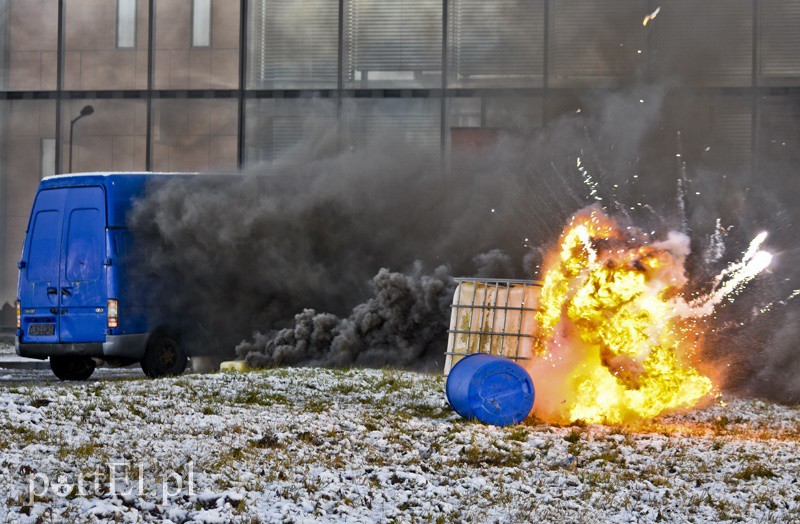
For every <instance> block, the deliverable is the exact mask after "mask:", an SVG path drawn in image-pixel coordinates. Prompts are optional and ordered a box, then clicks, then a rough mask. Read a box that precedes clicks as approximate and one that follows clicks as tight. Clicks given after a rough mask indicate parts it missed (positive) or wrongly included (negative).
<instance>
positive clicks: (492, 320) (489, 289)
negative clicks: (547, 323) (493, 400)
mask: <svg viewBox="0 0 800 524" xmlns="http://www.w3.org/2000/svg"><path fill="white" fill-rule="evenodd" d="M456 282H457V283H458V287H457V288H456V291H455V293H454V295H453V305H452V306H451V313H450V329H449V333H450V335H449V337H448V341H447V352H446V353H445V362H444V376H445V377H447V376H448V374H449V373H450V369H451V368H452V367H453V366H454V365H455V363H456V362H458V361H459V360H461V359H462V358H464V357H465V356H467V355H471V354H473V353H488V354H490V355H499V356H503V357H506V358H509V359H511V360H513V361H514V362H517V363H519V364H521V365H522V366H523V367H525V364H524V362H525V361H527V360H530V359H531V358H532V356H533V341H534V337H533V329H534V322H535V318H534V317H535V315H536V305H537V304H538V302H539V294H540V292H541V283H540V282H538V281H535V280H509V279H496V278H495V279H486V278H457V279H456Z"/></svg>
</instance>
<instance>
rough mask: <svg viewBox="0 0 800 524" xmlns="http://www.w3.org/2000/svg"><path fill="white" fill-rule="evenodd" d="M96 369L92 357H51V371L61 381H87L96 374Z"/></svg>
mask: <svg viewBox="0 0 800 524" xmlns="http://www.w3.org/2000/svg"><path fill="white" fill-rule="evenodd" d="M94 367H95V363H94V359H92V358H91V357H76V356H60V357H50V369H52V370H53V374H55V376H57V377H58V378H60V379H61V380H86V379H87V378H89V377H91V376H92V373H94Z"/></svg>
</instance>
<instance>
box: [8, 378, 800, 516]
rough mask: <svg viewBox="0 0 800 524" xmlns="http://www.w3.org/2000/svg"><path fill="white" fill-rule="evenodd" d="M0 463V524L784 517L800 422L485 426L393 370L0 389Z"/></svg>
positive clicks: (796, 483)
mask: <svg viewBox="0 0 800 524" xmlns="http://www.w3.org/2000/svg"><path fill="white" fill-rule="evenodd" d="M0 450H2V451H1V452H0V520H4V521H11V522H15V521H19V522H36V521H40V522H50V521H51V520H52V521H55V522H61V521H70V522H73V521H94V520H97V519H99V520H109V521H131V522H134V521H139V520H146V521H152V520H159V521H161V520H162V519H169V520H171V521H176V522H186V521H194V522H236V521H241V522H259V521H267V522H273V521H281V520H290V521H298V520H299V521H307V520H322V521H347V522H359V521H362V522H372V521H402V522H411V521H417V522H427V521H431V522H451V521H457V522H461V521H475V522H491V521H498V522H516V521H559V522H562V521H563V522H658V521H663V522H708V521H724V520H731V521H741V522H780V523H786V522H800V480H799V479H800V408H798V407H786V406H780V405H775V404H772V403H768V402H764V401H761V400H754V399H737V398H726V399H725V401H724V402H722V403H717V404H715V405H713V406H711V407H708V408H705V409H702V410H696V411H692V412H689V413H685V414H680V415H672V416H667V417H661V418H659V419H657V420H654V421H651V422H647V423H645V424H642V425H641V426H639V427H636V428H633V427H619V426H618V427H608V426H596V425H589V426H587V425H575V426H571V427H559V426H553V425H549V424H544V423H539V422H536V421H532V422H528V423H526V424H524V425H520V426H516V427H509V428H497V427H490V426H484V425H481V424H478V423H474V422H468V421H466V420H463V419H461V418H460V417H459V416H458V415H456V414H455V413H453V412H452V411H451V410H450V409H449V408H448V407H446V406H445V404H444V402H443V381H442V379H441V378H440V377H437V376H432V375H424V374H416V373H409V372H398V371H373V370H345V371H330V370H321V369H276V370H269V371H263V372H253V373H243V374H242V373H217V374H211V375H187V376H183V377H178V378H173V379H164V380H157V381H151V380H146V379H121V380H107V381H98V382H92V383H83V384H78V383H72V384H54V385H44V386H18V387H7V386H6V387H3V386H0ZM111 463H114V464H117V465H116V466H114V468H115V469H114V472H113V474H112V473H111V470H110V468H109V464H111ZM125 467H127V470H125V469H124V468H125ZM140 468H141V469H140ZM95 472H97V474H98V478H97V479H96V480H97V481H98V482H97V485H94V484H93V482H94V480H95V479H94V478H93V477H92V475H93V474H94V473H95ZM126 473H127V475H128V477H129V479H128V480H129V481H130V482H125V475H126ZM81 475H84V476H85V479H86V480H85V482H84V483H83V484H82V486H81V488H80V489H79V488H77V487H76V484H77V483H76V479H78V478H79V477H80V476H81ZM59 476H61V479H60V480H59V479H58V477H59ZM112 476H113V477H115V479H116V480H115V488H114V489H113V490H112V489H111V486H110V480H111V477H112ZM139 477H141V479H142V485H141V488H140V486H139V484H138V479H139ZM178 478H181V479H182V483H183V485H182V487H181V489H179V488H178V481H177V479H178ZM32 479H33V487H34V490H33V491H34V494H33V495H34V496H33V504H30V493H29V484H30V483H31V481H32ZM47 483H50V485H49V486H47V489H45V485H46V484H47ZM165 483H166V484H165ZM189 484H191V488H192V490H191V492H190V491H189ZM165 485H166V487H167V492H166V494H165V493H164V490H163V487H164V486H165ZM123 491H125V492H127V494H123V493H122V492H123ZM172 494H174V495H172Z"/></svg>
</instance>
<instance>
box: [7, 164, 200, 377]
mask: <svg viewBox="0 0 800 524" xmlns="http://www.w3.org/2000/svg"><path fill="white" fill-rule="evenodd" d="M174 176H176V175H164V174H118V173H86V174H78V175H62V176H54V177H49V178H45V179H43V180H42V181H41V184H40V185H39V190H38V192H37V194H36V199H35V201H34V204H33V209H32V211H31V217H30V221H29V222H28V229H27V232H26V236H25V244H24V247H23V250H22V259H21V260H20V261H19V263H18V264H17V266H18V267H19V287H18V298H17V331H16V350H17V354H18V355H20V356H23V357H30V358H38V359H45V358H48V357H49V358H50V367H51V369H52V370H53V373H55V375H56V376H57V377H58V378H60V379H62V380H86V379H87V378H89V377H90V376H91V374H92V373H93V372H94V369H95V365H96V363H97V361H106V362H107V363H108V364H110V365H118V366H122V365H130V364H133V363H135V362H140V363H141V366H142V370H143V371H144V372H145V374H146V375H148V376H149V377H160V376H165V375H179V374H181V373H183V371H184V369H185V368H186V364H187V356H186V354H185V352H184V350H183V349H182V347H181V329H180V326H179V325H176V324H175V323H174V322H168V321H166V320H158V319H155V320H154V319H152V318H150V317H151V316H152V315H150V314H148V313H149V311H148V307H147V297H148V296H149V295H150V293H149V291H150V290H148V289H147V288H148V283H147V282H146V281H139V282H137V281H133V280H134V279H135V278H137V277H136V276H135V274H136V273H135V271H134V269H135V267H134V266H135V264H136V259H135V257H136V256H143V255H142V254H135V252H134V250H133V245H134V242H133V240H134V239H133V238H132V235H131V232H130V231H129V230H128V227H127V223H126V217H127V214H128V211H129V210H130V209H131V206H132V203H133V202H134V201H135V199H136V198H137V197H139V196H141V195H143V194H144V192H145V190H146V188H147V187H148V185H149V184H150V183H152V182H154V181H156V180H159V179H160V180H165V179H167V178H169V177H174ZM177 176H181V175H177ZM184 176H185V175H184Z"/></svg>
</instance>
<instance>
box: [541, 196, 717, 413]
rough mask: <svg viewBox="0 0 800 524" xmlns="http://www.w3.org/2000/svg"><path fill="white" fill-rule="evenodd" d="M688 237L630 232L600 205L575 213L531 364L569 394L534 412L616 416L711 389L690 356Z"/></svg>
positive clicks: (691, 399)
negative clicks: (664, 239) (660, 238)
mask: <svg viewBox="0 0 800 524" xmlns="http://www.w3.org/2000/svg"><path fill="white" fill-rule="evenodd" d="M687 244H688V239H685V240H684V241H683V242H673V244H672V245H670V244H668V243H654V242H648V241H645V240H642V239H632V238H631V233H630V232H629V231H623V230H622V229H621V228H619V227H618V226H617V224H616V223H614V221H613V220H611V219H610V218H609V217H608V216H606V215H605V214H603V213H602V212H601V211H599V210H598V209H594V210H592V211H591V212H589V213H584V214H581V215H577V216H575V217H574V218H573V219H572V222H571V224H570V225H569V226H568V227H567V228H566V229H565V231H564V233H563V234H562V236H561V239H560V241H559V248H558V250H557V251H556V254H555V256H553V257H552V258H551V260H549V261H548V263H547V266H546V268H547V269H546V271H545V272H544V275H543V285H542V292H541V297H540V300H539V309H538V312H537V314H536V336H537V348H536V349H537V355H536V358H535V361H537V362H535V363H534V365H533V369H532V375H533V379H534V382H536V381H537V379H539V378H544V380H548V379H547V378H545V376H546V375H547V374H548V373H550V374H551V375H552V376H551V378H554V377H555V376H557V379H558V380H559V381H561V383H563V384H564V387H563V389H561V390H558V392H559V393H560V394H562V395H563V401H561V402H559V403H556V404H555V407H553V406H550V407H545V409H544V411H545V412H544V413H543V412H542V410H541V408H542V406H541V405H540V406H539V409H538V410H537V414H539V415H540V416H545V418H552V419H567V420H577V419H583V420H584V421H586V422H591V423H602V422H608V423H619V422H623V421H627V420H631V419H635V418H650V417H654V416H656V415H658V414H660V413H662V412H664V411H666V410H670V409H674V408H680V407H691V406H693V405H695V404H696V403H697V402H698V401H699V400H700V399H702V398H703V397H704V396H706V395H708V394H709V393H711V392H712V390H713V389H714V386H713V384H712V381H711V379H710V378H708V377H707V376H704V375H703V374H702V373H701V372H700V371H699V370H698V369H697V368H696V367H695V366H694V365H693V363H692V359H693V358H695V356H696V352H697V349H698V348H697V344H698V343H699V342H698V337H696V336H694V333H695V332H696V331H697V330H696V329H694V325H693V322H694V321H693V320H692V319H690V318H687V317H686V316H683V315H679V313H678V310H679V309H680V308H678V307H676V304H677V302H679V301H681V300H682V299H681V298H680V296H679V292H680V291H681V288H682V287H683V285H684V284H685V282H686V279H685V276H684V269H683V264H684V259H685V255H686V253H688V248H687ZM542 363H551V365H552V369H551V370H548V369H547V368H546V366H545V367H543V366H542ZM537 375H539V376H537ZM548 393H549V394H550V395H552V394H553V392H552V390H551V391H548Z"/></svg>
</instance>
